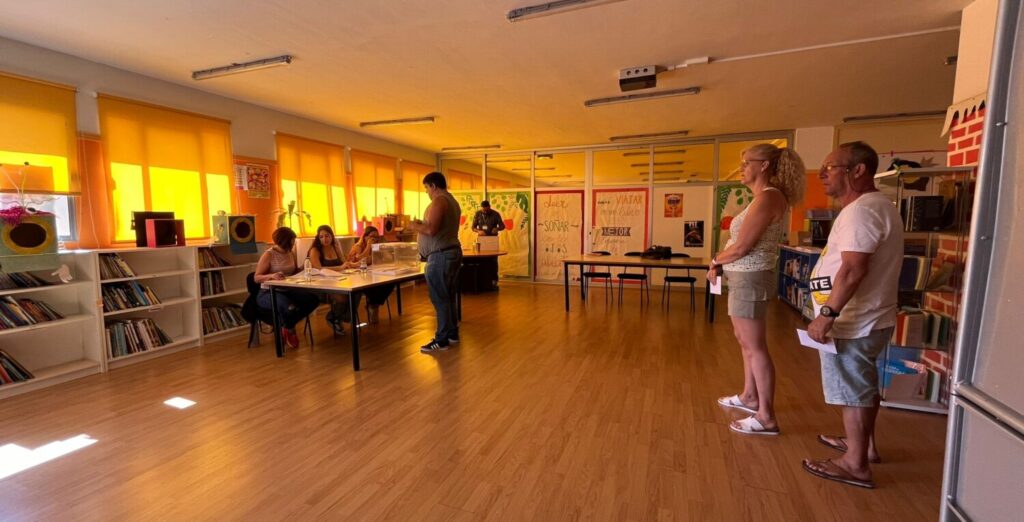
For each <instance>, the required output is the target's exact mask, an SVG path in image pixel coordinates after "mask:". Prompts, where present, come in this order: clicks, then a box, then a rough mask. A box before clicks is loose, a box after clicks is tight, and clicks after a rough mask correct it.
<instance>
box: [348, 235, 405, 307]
mask: <svg viewBox="0 0 1024 522" xmlns="http://www.w3.org/2000/svg"><path fill="white" fill-rule="evenodd" d="M379 242H380V231H378V230H377V227H366V229H365V230H363V236H362V237H360V238H359V241H356V244H354V245H352V250H350V251H349V253H348V260H347V261H345V264H344V265H342V268H359V267H360V265H361V263H362V261H363V260H366V264H367V266H369V265H372V264H373V245H374V244H376V243H379ZM394 290H395V285H385V286H376V287H373V288H370V289H369V290H367V291H366V315H367V320H368V321H369V322H370V323H371V324H372V323H377V322H378V321H379V318H378V315H379V314H378V312H379V311H380V305H382V304H384V303H385V302H387V300H388V296H390V295H391V292H393V291H394Z"/></svg>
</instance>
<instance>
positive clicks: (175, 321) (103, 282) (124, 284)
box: [95, 246, 202, 369]
mask: <svg viewBox="0 0 1024 522" xmlns="http://www.w3.org/2000/svg"><path fill="white" fill-rule="evenodd" d="M195 252H196V249H195V247H190V246H184V247H169V248H129V249H112V250H99V251H96V254H95V255H96V256H97V266H98V267H99V269H100V271H99V274H100V280H99V284H98V286H99V292H98V293H99V295H100V297H101V298H103V297H105V296H107V297H108V298H107V299H104V302H105V304H104V307H103V312H102V322H101V326H102V328H103V330H102V331H101V332H100V334H99V335H100V338H101V339H103V343H102V344H103V345H104V350H103V351H104V356H105V357H106V358H107V368H108V369H115V368H120V367H122V366H126V365H129V364H134V363H136V362H140V361H143V360H147V359H151V358H153V357H159V356H163V355H167V354H170V353H174V352H177V351H181V350H186V349H189V348H195V347H198V346H199V345H200V344H201V332H202V329H201V323H200V320H199V297H200V296H199V283H198V271H197V266H196V253H195ZM111 260H113V263H117V264H118V266H122V265H121V262H123V265H127V267H130V274H125V273H111V272H116V270H109V269H108V270H106V272H105V273H104V269H105V268H109V267H110V265H111ZM122 268H123V266H122ZM140 288H141V289H148V291H149V292H145V294H146V296H148V299H146V298H140V297H139V296H138V294H139V293H141V292H139V291H137V290H138V289H140ZM114 289H120V292H117V290H114ZM131 289H135V290H136V291H135V292H133V294H134V298H132V296H129V299H128V300H129V301H132V302H129V303H122V302H120V301H119V302H117V303H115V302H111V300H110V299H109V297H110V296H112V294H114V293H120V294H121V295H123V294H125V293H129V292H128V291H127V290H131ZM154 296H155V297H156V298H157V299H158V300H159V302H153V301H154V300H153V299H152V298H153V297H154ZM144 297H145V296H144ZM122 301H124V299H122ZM124 304H127V305H128V306H124ZM132 305H134V306H132ZM144 319H150V320H152V323H148V322H144V321H143V320H144ZM152 325H155V327H156V328H158V329H159V330H160V331H161V332H162V333H163V334H166V338H163V339H162V340H161V337H163V336H160V335H155V334H153V333H152V328H151V326H152ZM118 326H120V327H121V328H120V329H118ZM125 329H130V330H131V332H130V333H125ZM115 335H124V336H126V337H128V339H125V340H124V341H121V343H120V344H119V343H118V341H117V340H116V339H118V338H119V337H115ZM133 336H134V337H135V338H136V343H135V345H136V347H137V350H131V349H127V350H126V349H124V348H123V346H122V345H123V344H124V342H125V341H127V342H128V343H131V338H132V337H133ZM140 336H141V337H147V338H148V340H149V341H151V343H150V342H143V341H141V340H140V339H139V337H140Z"/></svg>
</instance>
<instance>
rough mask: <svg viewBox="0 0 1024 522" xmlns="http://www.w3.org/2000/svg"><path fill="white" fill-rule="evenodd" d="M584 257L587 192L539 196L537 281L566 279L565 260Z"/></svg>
mask: <svg viewBox="0 0 1024 522" xmlns="http://www.w3.org/2000/svg"><path fill="white" fill-rule="evenodd" d="M582 253H583V191H582V190H575V191H569V192H538V193H537V255H536V258H537V280H538V281H557V280H560V279H561V278H562V267H563V266H562V259H565V257H566V256H571V255H576V254H582Z"/></svg>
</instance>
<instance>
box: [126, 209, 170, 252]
mask: <svg viewBox="0 0 1024 522" xmlns="http://www.w3.org/2000/svg"><path fill="white" fill-rule="evenodd" d="M147 219H174V212H132V230H134V231H135V246H138V247H145V246H149V240H148V238H147V237H146V220H147Z"/></svg>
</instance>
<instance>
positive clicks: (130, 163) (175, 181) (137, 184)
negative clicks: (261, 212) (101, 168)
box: [99, 95, 234, 241]
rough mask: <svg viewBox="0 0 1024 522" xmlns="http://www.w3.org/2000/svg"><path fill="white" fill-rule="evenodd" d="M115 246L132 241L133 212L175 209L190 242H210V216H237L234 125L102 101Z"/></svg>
mask: <svg viewBox="0 0 1024 522" xmlns="http://www.w3.org/2000/svg"><path fill="white" fill-rule="evenodd" d="M99 109H100V130H101V132H102V135H103V146H104V150H105V152H106V154H105V155H106V160H107V161H109V162H110V169H109V172H110V181H111V184H110V187H111V188H110V196H111V201H112V202H113V206H114V212H113V214H114V240H115V241H130V240H131V239H133V238H134V237H135V233H134V231H132V228H131V218H132V212H133V211H140V210H151V211H173V212H174V215H175V218H177V219H183V220H185V237H187V238H189V239H196V238H206V237H210V216H211V215H213V214H215V213H216V212H218V211H224V212H227V213H229V214H230V213H231V212H232V211H233V210H234V202H233V200H232V195H231V181H230V180H231V176H232V167H231V129H230V122H228V121H225V120H220V119H216V118H211V117H208V116H203V115H199V114H193V113H188V112H183V111H178V110H175V109H168V108H164V107H156V106H153V105H148V104H145V103H141V102H134V101H131V100H124V99H121V98H115V97H111V96H106V95H101V96H100V98H99Z"/></svg>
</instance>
